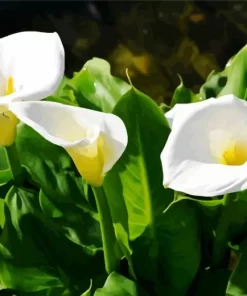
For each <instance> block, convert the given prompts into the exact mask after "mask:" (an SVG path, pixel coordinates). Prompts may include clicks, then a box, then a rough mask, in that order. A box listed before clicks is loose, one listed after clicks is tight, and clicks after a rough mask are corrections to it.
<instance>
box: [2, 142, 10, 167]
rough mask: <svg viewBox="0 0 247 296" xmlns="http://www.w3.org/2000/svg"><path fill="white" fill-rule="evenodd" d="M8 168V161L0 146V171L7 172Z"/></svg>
mask: <svg viewBox="0 0 247 296" xmlns="http://www.w3.org/2000/svg"><path fill="white" fill-rule="evenodd" d="M8 168H9V165H8V160H7V157H6V153H5V149H4V147H2V146H0V171H3V170H7V169H8Z"/></svg>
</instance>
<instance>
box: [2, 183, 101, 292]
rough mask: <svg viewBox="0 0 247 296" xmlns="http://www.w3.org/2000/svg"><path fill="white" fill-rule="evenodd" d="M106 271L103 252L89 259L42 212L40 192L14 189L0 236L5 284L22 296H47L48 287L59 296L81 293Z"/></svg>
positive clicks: (11, 192) (8, 201)
mask: <svg viewBox="0 0 247 296" xmlns="http://www.w3.org/2000/svg"><path fill="white" fill-rule="evenodd" d="M68 254H69V255H68ZM85 270H86V271H87V272H86V273H85ZM103 270H104V264H103V257H102V252H101V251H100V252H97V253H95V254H94V255H88V253H86V252H85V250H84V248H82V247H81V246H80V245H78V244H75V243H73V242H71V241H70V240H68V239H67V238H66V236H65V235H64V233H63V231H62V230H61V228H60V227H58V226H57V225H56V224H55V223H54V222H53V220H51V219H49V218H48V217H46V216H45V215H44V214H43V213H42V211H41V209H40V207H39V202H38V193H37V192H35V191H33V190H26V189H21V188H16V187H12V189H11V190H10V192H9V193H8V195H7V197H6V201H5V225H4V229H3V232H2V234H1V237H0V282H1V284H2V285H3V286H4V287H8V288H11V289H17V290H18V291H19V292H20V293H21V295H27V294H26V293H30V292H33V293H34V295H40V296H45V295H49V293H48V289H49V290H51V289H55V291H54V292H52V293H51V294H50V295H52V296H53V295H59V294H58V292H57V291H56V289H59V291H60V295H62V293H63V295H80V294H81V293H83V292H84V291H85V290H86V289H88V283H89V281H90V280H91V279H93V280H95V281H96V282H98V280H99V279H100V278H101V276H102V275H103V276H104V272H103ZM100 282H102V280H100ZM61 291H63V292H61ZM65 291H67V292H65ZM68 292H69V294H68ZM35 293H36V294H35ZM66 293H67V294H66ZM28 295H29V294H28Z"/></svg>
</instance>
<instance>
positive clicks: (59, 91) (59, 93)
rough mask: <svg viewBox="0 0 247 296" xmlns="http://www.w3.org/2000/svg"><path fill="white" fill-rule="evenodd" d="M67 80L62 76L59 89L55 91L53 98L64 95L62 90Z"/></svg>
mask: <svg viewBox="0 0 247 296" xmlns="http://www.w3.org/2000/svg"><path fill="white" fill-rule="evenodd" d="M68 81H69V78H68V77H66V76H64V77H63V79H62V81H61V83H60V85H59V87H58V88H57V90H56V91H55V93H54V94H53V95H54V96H55V97H61V96H63V94H64V88H65V86H66V84H67V83H68Z"/></svg>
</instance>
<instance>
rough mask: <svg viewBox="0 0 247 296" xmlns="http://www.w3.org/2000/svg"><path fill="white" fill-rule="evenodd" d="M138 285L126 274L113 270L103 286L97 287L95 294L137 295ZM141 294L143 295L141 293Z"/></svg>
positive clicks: (113, 295) (110, 295)
mask: <svg viewBox="0 0 247 296" xmlns="http://www.w3.org/2000/svg"><path fill="white" fill-rule="evenodd" d="M137 295H140V294H139V293H138V289H137V285H136V283H135V282H133V281H131V280H129V279H127V278H125V277H124V276H122V275H120V274H118V273H116V272H113V273H111V274H110V275H109V277H108V278H107V280H106V283H105V285H104V287H103V288H101V289H97V290H96V292H95V293H94V296H137ZM140 296H141V295H140Z"/></svg>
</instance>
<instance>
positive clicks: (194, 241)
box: [157, 200, 201, 296]
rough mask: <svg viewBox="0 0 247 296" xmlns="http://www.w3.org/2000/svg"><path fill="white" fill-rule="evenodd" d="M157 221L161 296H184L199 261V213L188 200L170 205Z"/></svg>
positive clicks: (195, 272) (198, 265)
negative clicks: (161, 285) (162, 294)
mask: <svg viewBox="0 0 247 296" xmlns="http://www.w3.org/2000/svg"><path fill="white" fill-rule="evenodd" d="M158 218H159V220H158V221H157V236H158V242H159V260H160V276H161V279H162V284H163V286H164V290H163V293H164V295H173V296H182V295H186V294H187V292H188V289H189V288H190V286H191V284H192V282H193V280H194V278H195V276H196V274H197V272H198V270H199V267H200V261H201V233H200V211H199V210H198V208H197V207H196V204H195V203H194V202H193V201H190V200H180V201H177V202H174V203H172V204H171V205H170V206H169V207H168V208H167V209H166V210H165V211H164V213H163V214H162V215H159V217H158Z"/></svg>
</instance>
